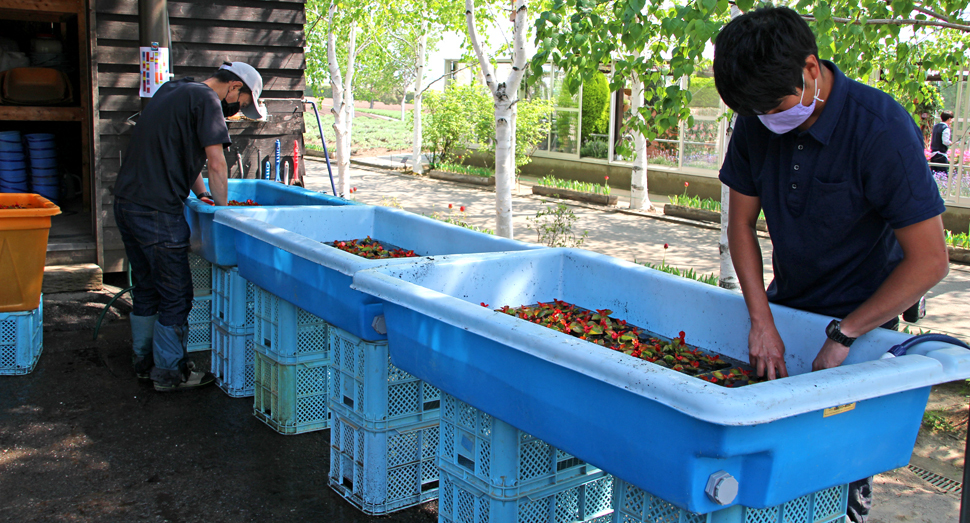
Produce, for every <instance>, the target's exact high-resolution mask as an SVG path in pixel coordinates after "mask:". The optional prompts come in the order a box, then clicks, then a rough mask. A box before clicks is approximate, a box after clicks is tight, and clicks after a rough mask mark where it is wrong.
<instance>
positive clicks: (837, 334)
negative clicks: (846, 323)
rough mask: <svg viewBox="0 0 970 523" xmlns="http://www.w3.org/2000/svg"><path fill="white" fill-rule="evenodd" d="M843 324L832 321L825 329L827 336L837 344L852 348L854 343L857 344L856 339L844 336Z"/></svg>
mask: <svg viewBox="0 0 970 523" xmlns="http://www.w3.org/2000/svg"><path fill="white" fill-rule="evenodd" d="M841 327H842V322H840V321H839V320H832V321H831V322H830V323H829V324H828V326H827V327H825V335H826V336H828V338H829V339H830V340H832V341H834V342H836V343H839V344H841V345H845V346H846V347H851V346H852V343H853V342H855V340H856V339H855V338H850V337H848V336H846V335H845V334H842V329H841Z"/></svg>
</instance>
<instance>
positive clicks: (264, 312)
mask: <svg viewBox="0 0 970 523" xmlns="http://www.w3.org/2000/svg"><path fill="white" fill-rule="evenodd" d="M255 291H256V294H255V303H256V305H255V314H254V318H255V319H254V320H253V325H254V327H253V342H254V343H255V344H256V345H258V346H259V347H260V348H261V350H262V352H263V353H264V354H266V355H267V356H269V357H270V358H273V360H275V361H277V362H279V363H285V364H293V363H299V362H301V361H316V360H319V359H320V358H326V359H329V358H330V347H329V341H328V338H327V336H328V334H327V332H328V330H329V328H330V326H329V325H328V324H327V322H325V321H323V320H322V319H320V318H318V317H317V316H314V315H313V314H310V313H309V312H307V311H305V310H303V309H301V308H299V307H297V306H296V305H293V304H292V303H289V302H287V301H286V300H283V299H281V298H280V297H279V296H276V295H275V294H272V293H269V292H266V291H265V290H263V289H260V288H259V287H256V288H255Z"/></svg>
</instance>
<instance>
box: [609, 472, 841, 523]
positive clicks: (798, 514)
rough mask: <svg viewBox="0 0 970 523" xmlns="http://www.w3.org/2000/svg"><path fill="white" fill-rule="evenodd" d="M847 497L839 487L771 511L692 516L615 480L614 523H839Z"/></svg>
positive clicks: (739, 509)
mask: <svg viewBox="0 0 970 523" xmlns="http://www.w3.org/2000/svg"><path fill="white" fill-rule="evenodd" d="M848 496H849V488H848V485H839V486H835V487H831V488H827V489H825V490H820V491H818V492H814V493H812V494H808V495H805V496H802V497H800V498H795V499H793V500H791V501H789V502H787V503H784V504H781V505H777V506H774V507H767V508H758V509H755V508H748V507H743V506H741V505H734V506H733V507H729V508H726V509H722V510H718V511H715V512H711V513H709V514H695V513H693V512H688V511H686V510H684V509H682V508H678V507H676V506H674V505H673V504H672V503H669V502H667V501H664V500H662V499H660V498H658V497H656V496H653V495H651V494H648V493H646V492H644V491H643V490H641V489H640V488H638V487H636V486H634V485H632V484H630V483H627V482H626V481H623V480H621V479H615V480H614V484H613V508H614V510H615V512H614V513H613V515H614V519H613V523H655V522H657V521H663V522H665V523H795V522H798V523H842V522H843V521H845V509H846V505H847V502H848Z"/></svg>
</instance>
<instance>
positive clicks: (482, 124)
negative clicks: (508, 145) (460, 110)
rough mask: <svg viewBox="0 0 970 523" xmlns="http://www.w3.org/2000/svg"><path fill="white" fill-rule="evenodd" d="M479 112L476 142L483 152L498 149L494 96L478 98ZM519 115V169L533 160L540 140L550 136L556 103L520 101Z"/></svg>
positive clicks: (516, 159)
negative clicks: (533, 154) (492, 99)
mask: <svg viewBox="0 0 970 523" xmlns="http://www.w3.org/2000/svg"><path fill="white" fill-rule="evenodd" d="M475 107H476V108H477V109H478V113H477V115H476V117H475V134H476V141H477V143H478V145H479V147H480V148H481V150H482V152H491V153H494V152H495V106H494V104H493V103H492V101H491V97H489V99H487V100H486V101H485V102H484V103H483V102H481V101H475ZM516 111H517V112H516V116H515V167H516V172H518V171H519V169H520V168H521V167H523V166H525V165H528V164H529V162H531V161H532V153H534V152H535V150H536V147H537V146H538V145H539V142H541V141H542V140H544V139H545V138H546V136H548V135H549V117H550V115H552V104H550V103H549V101H548V100H521V99H520V100H519V101H518V102H516Z"/></svg>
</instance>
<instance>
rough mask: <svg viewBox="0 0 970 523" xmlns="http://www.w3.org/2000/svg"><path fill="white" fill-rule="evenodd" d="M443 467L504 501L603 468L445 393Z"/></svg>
mask: <svg viewBox="0 0 970 523" xmlns="http://www.w3.org/2000/svg"><path fill="white" fill-rule="evenodd" d="M441 402H442V408H441V449H440V451H439V453H438V455H439V457H440V466H441V467H442V468H446V467H447V468H448V469H449V470H451V472H452V473H453V474H461V475H462V477H463V479H464V480H465V481H466V482H468V483H469V484H471V485H474V486H475V487H476V488H477V489H479V490H481V491H483V492H485V493H487V494H489V495H490V496H492V497H495V498H499V499H506V500H507V499H515V498H519V497H522V496H523V495H525V494H526V493H527V492H532V491H535V490H536V489H539V488H545V487H548V486H552V485H556V484H560V483H562V482H564V481H567V480H571V479H574V478H583V477H586V476H589V475H592V474H596V473H599V472H600V470H599V469H598V468H596V467H594V466H592V465H590V464H588V463H586V462H584V461H582V460H580V459H578V458H576V457H574V456H572V455H570V454H568V453H566V452H563V451H561V450H559V449H557V448H555V447H553V446H552V445H549V444H548V443H546V442H545V441H542V440H540V439H538V438H535V437H533V436H530V435H529V434H526V433H525V432H522V431H521V430H518V429H516V428H515V427H513V426H511V425H509V424H508V423H505V422H503V421H501V420H499V419H496V418H493V417H492V416H490V415H488V414H487V413H485V412H482V411H481V410H478V409H476V408H475V407H472V406H471V405H468V404H467V403H464V402H462V401H460V400H458V399H456V398H455V397H454V396H451V395H449V394H444V393H443V394H442V395H441Z"/></svg>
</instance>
